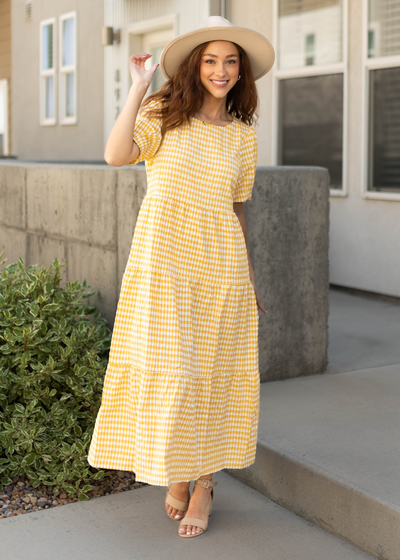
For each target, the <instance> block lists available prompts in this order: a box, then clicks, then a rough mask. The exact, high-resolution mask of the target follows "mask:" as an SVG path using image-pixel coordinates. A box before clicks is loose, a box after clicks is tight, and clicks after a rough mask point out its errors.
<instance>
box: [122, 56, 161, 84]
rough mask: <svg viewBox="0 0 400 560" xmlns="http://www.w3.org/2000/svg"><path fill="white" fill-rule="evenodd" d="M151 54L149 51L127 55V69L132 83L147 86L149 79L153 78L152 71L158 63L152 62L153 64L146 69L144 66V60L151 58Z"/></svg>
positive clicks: (149, 82)
mask: <svg viewBox="0 0 400 560" xmlns="http://www.w3.org/2000/svg"><path fill="white" fill-rule="evenodd" d="M151 56H152V55H151V54H149V53H140V54H133V55H132V56H130V57H129V70H130V73H131V77H132V82H133V83H134V84H138V85H139V84H140V85H143V86H146V88H148V87H149V85H150V84H151V81H152V79H153V76H154V73H155V71H156V70H157V67H158V66H159V64H158V63H156V64H153V66H152V67H151V68H150V69H149V70H146V68H145V67H144V65H145V62H146V60H148V59H149V58H151Z"/></svg>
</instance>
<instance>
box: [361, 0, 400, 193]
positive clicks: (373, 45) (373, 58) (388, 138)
mask: <svg viewBox="0 0 400 560" xmlns="http://www.w3.org/2000/svg"><path fill="white" fill-rule="evenodd" d="M366 4H367V3H365V9H367V10H368V29H367V30H366V34H365V35H366V36H365V41H366V57H365V65H366V72H365V76H366V92H367V98H368V101H367V107H368V110H367V113H366V120H367V122H368V127H367V128H368V135H367V146H366V151H365V154H366V158H365V160H366V161H365V165H366V179H367V180H366V184H367V188H366V189H365V190H366V191H369V192H371V193H375V194H376V195H377V197H379V194H378V193H382V192H386V193H400V3H399V2H393V1H391V0H379V1H378V0H369V2H368V6H367V5H366ZM397 197H399V195H397Z"/></svg>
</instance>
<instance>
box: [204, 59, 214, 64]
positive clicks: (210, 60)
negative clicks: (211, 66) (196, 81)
mask: <svg viewBox="0 0 400 560" xmlns="http://www.w3.org/2000/svg"><path fill="white" fill-rule="evenodd" d="M207 62H214V61H213V60H212V58H210V59H209V60H206V64H207Z"/></svg>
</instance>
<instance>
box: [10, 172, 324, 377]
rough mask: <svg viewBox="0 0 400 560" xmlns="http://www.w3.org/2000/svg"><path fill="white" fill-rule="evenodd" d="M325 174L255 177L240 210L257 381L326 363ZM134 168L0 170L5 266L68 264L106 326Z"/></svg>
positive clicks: (139, 194) (134, 205) (129, 213)
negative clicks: (254, 309) (252, 281)
mask: <svg viewBox="0 0 400 560" xmlns="http://www.w3.org/2000/svg"><path fill="white" fill-rule="evenodd" d="M328 181H329V176H328V172H327V170H326V169H322V168H300V167H276V168H274V167H267V168H260V169H258V170H257V176H256V183H255V185H254V189H253V198H252V200H251V201H250V202H247V203H246V204H245V205H244V208H245V213H246V218H247V235H248V243H249V252H250V257H251V261H252V265H253V268H254V271H255V277H256V286H257V290H258V292H259V294H260V297H261V299H262V302H263V304H264V306H265V308H266V309H267V310H268V314H264V313H262V312H261V311H260V310H259V317H260V322H259V350H260V373H261V379H262V380H263V381H267V380H270V379H279V378H285V377H293V376H296V375H305V374H311V373H318V372H323V371H324V370H325V368H326V363H327V342H328V337H327V319H328V225H329V224H328V221H329V216H328V210H329V199H328V195H329V191H328ZM145 192H146V174H145V169H144V167H142V166H138V167H135V168H128V167H124V168H119V169H115V168H112V167H108V166H107V167H104V166H81V167H76V166H75V167H74V166H72V165H64V166H56V165H43V164H42V165H34V164H25V165H21V164H18V163H17V162H7V163H5V164H3V165H0V251H1V250H2V249H4V251H5V254H4V256H5V257H7V258H8V262H9V263H11V262H15V261H17V260H18V259H19V257H22V258H23V259H24V260H25V262H26V263H27V264H36V263H37V264H40V265H46V266H48V265H49V264H50V263H51V262H52V261H53V260H54V258H55V257H58V259H59V260H60V261H62V262H66V263H67V264H68V267H67V279H68V280H69V281H75V280H80V281H83V280H84V279H86V280H87V282H88V284H89V285H90V286H91V287H92V288H94V289H96V290H98V292H99V293H98V295H97V296H95V297H94V298H93V303H94V304H96V305H97V306H98V308H99V309H100V311H101V312H102V313H103V314H104V315H105V316H106V317H107V319H108V320H109V321H110V323H112V322H113V320H114V315H115V311H116V306H117V301H118V295H119V291H120V285H121V281H122V275H123V273H124V270H125V265H126V262H127V259H128V256H129V251H130V247H131V242H132V235H133V232H134V227H135V223H136V218H137V215H138V211H139V209H140V205H141V202H142V200H143V197H144V195H145Z"/></svg>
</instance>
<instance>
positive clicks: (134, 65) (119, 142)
mask: <svg viewBox="0 0 400 560" xmlns="http://www.w3.org/2000/svg"><path fill="white" fill-rule="evenodd" d="M150 57H151V55H150V54H144V53H142V54H139V55H135V54H134V55H132V56H131V57H130V58H129V70H130V72H131V76H132V86H131V89H130V90H129V94H128V98H127V100H126V103H125V105H124V107H123V109H122V111H121V112H120V114H119V115H118V118H117V120H116V121H115V123H114V126H113V128H112V130H111V132H110V136H109V137H108V140H107V144H106V149H105V152H104V159H105V160H106V162H107V163H108V164H109V165H113V166H114V167H122V166H123V165H126V164H127V163H129V162H130V161H132V160H134V159H136V158H137V156H138V155H139V147H138V145H137V144H136V142H134V141H133V131H134V129H135V123H136V117H137V114H138V111H139V107H140V105H141V103H142V100H143V97H144V96H145V94H146V91H147V89H148V87H149V85H150V84H151V81H152V79H153V76H154V72H155V71H156V70H157V66H158V64H154V65H153V66H152V67H151V68H150V70H146V69H145V67H144V64H145V62H146V60H147V59H148V58H150Z"/></svg>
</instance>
